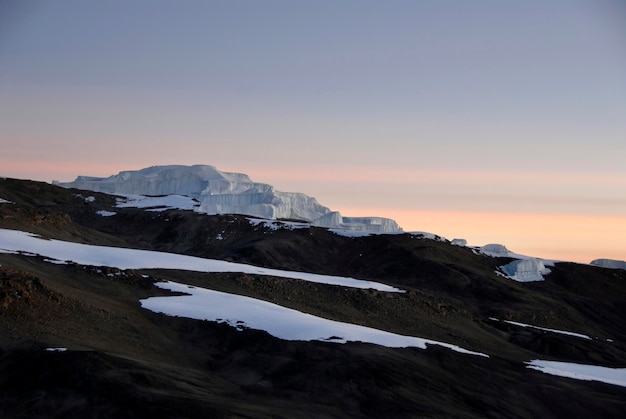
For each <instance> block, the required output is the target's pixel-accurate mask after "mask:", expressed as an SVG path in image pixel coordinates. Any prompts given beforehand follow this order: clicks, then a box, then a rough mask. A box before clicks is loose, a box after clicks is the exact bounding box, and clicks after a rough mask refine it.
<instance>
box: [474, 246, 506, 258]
mask: <svg viewBox="0 0 626 419" xmlns="http://www.w3.org/2000/svg"><path fill="white" fill-rule="evenodd" d="M480 253H482V254H484V255H487V256H493V257H509V256H510V255H511V252H509V249H507V248H506V247H505V246H504V245H502V244H486V245H484V246H482V247H480Z"/></svg>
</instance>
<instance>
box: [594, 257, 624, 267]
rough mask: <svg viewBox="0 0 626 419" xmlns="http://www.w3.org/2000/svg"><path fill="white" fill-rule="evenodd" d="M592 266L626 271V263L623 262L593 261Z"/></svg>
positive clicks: (611, 260) (612, 260)
mask: <svg viewBox="0 0 626 419" xmlns="http://www.w3.org/2000/svg"><path fill="white" fill-rule="evenodd" d="M590 265H593V266H600V267H602V268H610V269H626V262H625V261H623V260H614V259H595V260H592V261H591V263H590Z"/></svg>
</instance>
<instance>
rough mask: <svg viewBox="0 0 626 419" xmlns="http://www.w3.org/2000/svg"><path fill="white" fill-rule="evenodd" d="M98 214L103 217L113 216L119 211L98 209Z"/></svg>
mask: <svg viewBox="0 0 626 419" xmlns="http://www.w3.org/2000/svg"><path fill="white" fill-rule="evenodd" d="M96 214H98V215H99V216H101V217H112V216H114V215H115V214H117V212H113V211H107V210H99V211H96Z"/></svg>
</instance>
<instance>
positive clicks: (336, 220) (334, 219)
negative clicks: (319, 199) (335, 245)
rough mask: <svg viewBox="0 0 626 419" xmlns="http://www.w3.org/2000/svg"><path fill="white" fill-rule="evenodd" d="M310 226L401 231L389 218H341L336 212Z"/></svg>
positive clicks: (370, 230)
mask: <svg viewBox="0 0 626 419" xmlns="http://www.w3.org/2000/svg"><path fill="white" fill-rule="evenodd" d="M312 224H313V225H314V226H317V227H326V228H339V229H342V230H352V231H368V232H373V233H397V232H400V231H402V228H400V226H399V225H398V224H397V223H396V222H395V221H394V220H392V219H390V218H382V217H343V216H342V215H341V214H340V213H339V212H338V211H334V212H329V213H328V214H325V215H323V216H322V217H320V218H318V219H317V220H315V221H313V223H312Z"/></svg>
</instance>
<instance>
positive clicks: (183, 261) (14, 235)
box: [0, 229, 404, 292]
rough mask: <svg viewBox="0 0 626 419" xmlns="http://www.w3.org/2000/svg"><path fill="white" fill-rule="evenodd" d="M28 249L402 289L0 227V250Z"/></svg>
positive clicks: (110, 261)
mask: <svg viewBox="0 0 626 419" xmlns="http://www.w3.org/2000/svg"><path fill="white" fill-rule="evenodd" d="M17 251H20V252H23V251H28V252H31V254H32V255H33V256H35V255H41V256H44V257H48V258H52V259H57V260H64V261H72V262H74V263H78V264H81V265H92V266H110V267H114V268H118V269H179V270H187V271H196V272H241V273H245V274H253V275H267V276H276V277H280V278H290V279H300V280H303V281H309V282H316V283H322V284H330V285H340V286H345V287H352V288H362V289H369V288H373V289H376V290H378V291H386V292H404V291H403V290H401V289H399V288H395V287H392V286H389V285H385V284H381V283H379V282H373V281H365V280H360V279H354V278H349V277H342V276H331V275H320V274H313V273H306V272H294V271H284V270H280V269H269V268H261V267H257V266H252V265H246V264H243V263H234V262H226V261H223V260H215V259H203V258H199V257H194V256H186V255H178V254H174V253H165V252H155V251H150V250H139V249H125V248H117V247H106V246H94V245H87V244H81V243H72V242H65V241H60V240H42V239H40V238H38V237H37V236H36V235H34V234H32V233H25V232H22V231H16V230H6V229H0V252H3V253H8V252H17Z"/></svg>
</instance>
